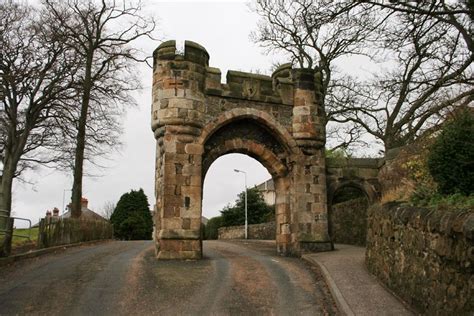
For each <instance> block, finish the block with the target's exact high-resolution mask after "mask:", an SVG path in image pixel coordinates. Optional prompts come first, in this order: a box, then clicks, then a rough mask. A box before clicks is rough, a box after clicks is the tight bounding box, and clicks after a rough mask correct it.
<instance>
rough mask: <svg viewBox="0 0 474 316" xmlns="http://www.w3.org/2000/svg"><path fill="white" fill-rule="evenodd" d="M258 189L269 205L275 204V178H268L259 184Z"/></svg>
mask: <svg viewBox="0 0 474 316" xmlns="http://www.w3.org/2000/svg"><path fill="white" fill-rule="evenodd" d="M257 189H258V190H259V191H260V192H261V193H262V196H263V200H264V201H265V203H267V204H268V205H275V197H276V195H275V184H274V182H273V179H270V180H267V181H265V182H263V183H260V184H259V185H257Z"/></svg>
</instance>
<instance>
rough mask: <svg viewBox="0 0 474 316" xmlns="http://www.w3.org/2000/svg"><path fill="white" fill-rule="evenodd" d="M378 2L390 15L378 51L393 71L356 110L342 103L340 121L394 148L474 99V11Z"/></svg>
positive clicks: (376, 81) (370, 88) (370, 87)
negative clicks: (351, 123) (473, 16)
mask: <svg viewBox="0 0 474 316" xmlns="http://www.w3.org/2000/svg"><path fill="white" fill-rule="evenodd" d="M372 4H373V5H375V8H376V9H377V10H378V11H380V15H383V16H385V17H386V18H385V19H384V23H383V25H381V26H380V27H379V28H378V29H376V30H375V32H376V34H378V37H379V41H377V42H376V45H375V46H374V49H375V50H376V51H377V55H378V56H383V58H384V61H385V64H386V66H387V68H386V69H385V70H382V71H379V72H378V74H376V75H374V77H373V80H371V81H370V82H367V83H366V86H365V92H363V93H361V94H360V95H359V98H358V102H356V106H354V105H353V104H340V105H341V106H340V109H341V115H340V116H338V117H336V118H335V119H336V120H337V121H339V122H353V123H355V124H356V125H358V126H361V127H362V128H363V129H364V130H365V131H366V132H368V133H369V134H371V135H373V136H375V137H376V138H378V139H379V140H381V141H382V142H383V144H384V147H385V150H388V149H390V148H394V147H398V146H402V145H405V144H408V143H411V142H413V141H414V140H415V139H416V138H417V137H418V136H420V135H421V134H422V133H424V132H426V131H427V130H429V129H432V128H435V127H436V126H438V124H439V123H440V122H441V121H443V120H444V117H445V114H446V113H447V112H449V111H451V109H452V108H453V107H459V106H468V105H470V104H472V102H473V101H474V77H473V66H472V62H473V60H474V50H473V48H474V44H473V38H472V18H471V17H470V14H472V7H471V8H469V7H468V6H467V2H462V1H457V2H456V1H452V2H450V3H449V4H448V3H446V2H445V1H442V0H441V1H430V2H406V3H405V2H399V3H398V4H390V3H388V2H382V3H379V2H375V1H374V2H373V3H372ZM377 55H376V56H377ZM387 61H388V63H389V64H388V65H387Z"/></svg>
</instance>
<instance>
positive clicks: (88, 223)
mask: <svg viewBox="0 0 474 316" xmlns="http://www.w3.org/2000/svg"><path fill="white" fill-rule="evenodd" d="M113 235H114V229H113V226H112V224H111V223H109V222H108V221H99V220H85V219H76V218H64V219H52V218H43V219H41V221H40V223H39V231H38V248H48V247H53V246H60V245H67V244H75V243H79V242H84V241H93V240H102V239H112V238H113Z"/></svg>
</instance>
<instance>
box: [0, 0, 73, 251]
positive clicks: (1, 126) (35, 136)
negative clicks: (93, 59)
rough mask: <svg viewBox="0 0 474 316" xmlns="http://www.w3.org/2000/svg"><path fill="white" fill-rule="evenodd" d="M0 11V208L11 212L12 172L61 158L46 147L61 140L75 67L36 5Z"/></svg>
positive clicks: (6, 6)
mask: <svg viewBox="0 0 474 316" xmlns="http://www.w3.org/2000/svg"><path fill="white" fill-rule="evenodd" d="M0 17H1V19H0V20H1V21H2V22H1V26H0V27H1V30H0V34H1V36H0V46H1V47H2V50H1V53H0V76H1V81H0V91H1V103H0V153H1V154H0V156H1V158H2V161H1V162H2V167H3V168H2V176H1V178H0V179H1V184H0V185H1V191H2V193H3V198H0V209H1V210H6V211H7V215H8V216H9V215H10V213H11V207H12V184H13V180H14V178H16V177H18V176H20V174H21V173H22V172H23V171H24V170H25V169H27V168H31V167H34V166H35V165H36V164H49V163H54V162H57V161H58V160H59V159H60V157H59V156H57V155H54V154H51V153H50V152H49V151H48V150H47V149H48V148H52V147H56V146H58V145H59V144H60V141H58V139H57V131H58V126H57V124H56V122H57V121H58V120H60V119H61V117H62V115H63V112H64V110H65V109H64V107H63V103H62V101H63V100H64V99H68V98H71V97H72V96H73V94H74V91H73V89H71V88H72V81H71V77H72V76H74V74H75V71H76V68H75V67H74V65H75V56H74V55H72V54H70V52H68V50H67V48H66V46H65V45H64V43H63V42H62V41H59V40H58V39H57V38H55V37H54V35H53V33H52V30H51V28H49V27H48V26H47V25H50V22H51V21H48V20H45V19H44V17H42V16H41V14H40V12H38V10H33V9H32V8H31V7H29V6H27V5H24V4H18V3H15V2H13V1H9V2H5V3H2V4H1V5H0ZM2 219H3V218H1V219H0V220H2ZM2 248H3V247H2Z"/></svg>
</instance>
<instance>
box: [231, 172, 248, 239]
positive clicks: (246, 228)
mask: <svg viewBox="0 0 474 316" xmlns="http://www.w3.org/2000/svg"><path fill="white" fill-rule="evenodd" d="M234 171H235V172H240V173H243V174H244V176H245V239H248V231H249V226H248V220H247V172H245V171H242V170H238V169H234Z"/></svg>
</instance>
